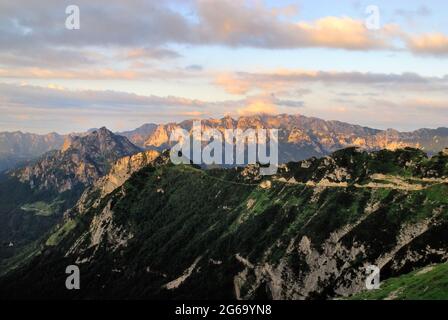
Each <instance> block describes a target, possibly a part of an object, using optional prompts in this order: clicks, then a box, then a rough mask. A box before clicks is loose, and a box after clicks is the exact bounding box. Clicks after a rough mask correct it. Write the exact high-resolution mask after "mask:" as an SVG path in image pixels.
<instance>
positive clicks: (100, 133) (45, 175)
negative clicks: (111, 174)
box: [12, 128, 141, 192]
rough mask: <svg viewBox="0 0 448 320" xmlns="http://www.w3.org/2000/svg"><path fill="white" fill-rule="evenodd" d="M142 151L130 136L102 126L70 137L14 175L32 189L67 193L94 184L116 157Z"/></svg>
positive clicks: (104, 173)
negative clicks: (57, 149)
mask: <svg viewBox="0 0 448 320" xmlns="http://www.w3.org/2000/svg"><path fill="white" fill-rule="evenodd" d="M139 151H141V150H140V149H139V148H138V147H136V146H135V145H133V144H132V143H131V142H129V140H127V138H125V137H121V136H117V135H114V134H113V133H112V132H110V131H109V130H107V129H106V128H101V129H99V130H95V131H93V132H91V133H90V134H87V135H85V136H73V137H68V138H67V140H66V141H65V143H64V145H63V147H62V149H61V150H59V151H53V152H50V153H47V154H45V155H44V156H43V157H42V158H41V159H40V160H38V161H37V162H36V163H35V164H32V165H29V166H26V167H24V168H22V169H19V170H17V171H15V172H13V173H12V175H13V176H15V177H18V178H19V179H20V181H22V182H25V183H29V185H30V186H31V187H32V188H37V189H40V190H45V189H48V190H51V189H52V190H56V191H58V192H64V191H67V190H71V189H72V188H74V187H75V186H76V185H83V186H88V185H91V184H93V183H94V182H95V181H96V180H97V179H99V178H100V177H102V176H104V175H106V174H107V173H108V171H109V169H110V167H111V165H112V163H113V162H115V161H116V160H117V159H119V158H121V157H124V156H128V155H132V154H135V153H138V152H139Z"/></svg>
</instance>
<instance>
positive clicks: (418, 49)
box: [406, 33, 448, 56]
mask: <svg viewBox="0 0 448 320" xmlns="http://www.w3.org/2000/svg"><path fill="white" fill-rule="evenodd" d="M406 42H407V46H408V48H409V49H410V50H411V51H412V52H414V53H416V54H423V55H443V56H444V55H448V36H446V35H444V34H442V33H427V34H423V35H415V36H408V37H406Z"/></svg>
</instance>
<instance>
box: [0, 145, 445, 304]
mask: <svg viewBox="0 0 448 320" xmlns="http://www.w3.org/2000/svg"><path fill="white" fill-rule="evenodd" d="M153 156H155V157H151V159H152V160H149V161H141V159H142V158H143V155H142V154H141V155H139V156H138V157H137V158H139V159H140V160H139V163H140V164H142V167H141V168H140V169H137V167H138V166H136V167H134V169H132V170H130V171H127V174H125V177H124V178H121V179H120V178H119V179H118V181H119V183H117V184H115V186H116V188H114V187H111V188H105V186H106V185H108V183H109V181H111V180H115V178H114V176H115V174H113V173H111V174H110V175H108V176H107V177H104V178H102V179H101V183H98V184H96V185H94V186H93V187H91V188H89V189H87V190H86V191H85V192H84V193H83V195H82V196H81V197H80V199H79V201H78V203H77V204H76V205H75V206H74V207H73V208H72V209H70V210H69V211H68V212H67V214H66V215H65V218H64V220H63V221H62V222H61V223H60V224H59V225H58V226H57V227H56V228H54V229H53V232H51V233H50V234H49V235H48V236H47V237H46V238H45V241H44V242H42V243H41V244H40V245H39V246H37V247H36V248H35V249H34V250H33V251H32V252H30V253H29V254H28V255H27V256H26V258H25V259H22V260H21V265H22V266H21V267H19V268H17V266H16V267H15V268H14V267H13V265H9V268H10V271H9V272H8V273H7V274H6V275H5V276H3V277H2V278H0V296H1V297H9V298H11V297H15V298H39V297H46V298H72V299H73V298H74V299H107V298H114V299H116V298H123V299H129V298H135V299H141V298H150V299H332V298H344V297H352V296H353V295H355V296H353V297H356V294H359V293H363V291H364V290H365V289H364V288H365V287H364V286H365V284H364V283H365V275H366V267H367V266H368V265H371V264H374V265H377V266H379V267H380V268H381V279H383V280H386V279H387V281H388V283H391V282H392V283H393V282H394V281H395V282H397V281H399V280H394V279H395V278H397V279H398V277H403V276H405V277H407V278H406V279H408V278H410V277H412V274H411V273H413V274H416V272H414V271H417V270H419V269H421V268H432V267H431V266H433V265H435V264H444V263H445V262H446V261H447V257H448V251H447V250H448V249H447V248H448V242H447V238H446V233H447V231H448V210H447V209H448V202H447V199H448V198H447V194H448V154H447V153H443V152H441V153H439V154H437V155H435V156H433V157H430V158H429V157H428V156H427V155H426V154H425V153H423V152H422V151H420V150H417V149H412V148H406V149H400V150H396V151H389V150H382V151H376V152H371V153H368V152H365V151H360V150H358V149H356V148H348V149H344V150H340V151H337V152H335V153H333V154H332V155H331V156H328V157H324V158H320V159H317V158H312V159H309V160H304V161H301V162H291V163H288V164H285V165H282V166H281V167H280V169H279V172H278V173H277V175H275V176H271V177H262V176H258V174H257V173H258V170H257V168H256V167H257V166H256V165H250V166H247V167H245V168H234V169H212V170H203V169H201V168H199V167H196V166H194V165H179V166H175V165H173V164H171V163H170V161H169V156H168V154H167V153H162V154H160V155H157V154H155V153H154V154H153ZM147 159H148V158H147ZM125 163H129V162H128V161H125ZM125 167H128V165H127V164H125ZM115 172H122V170H115ZM118 176H121V177H123V175H122V174H121V173H119V174H118ZM126 178H127V180H126ZM111 190H112V191H111ZM73 264H76V265H77V266H79V267H80V270H81V275H82V281H83V282H82V283H83V287H82V290H79V291H76V290H75V291H69V290H66V289H65V288H64V286H63V284H64V282H65V278H66V274H65V268H66V266H67V265H73ZM440 268H442V270H443V267H438V269H440ZM438 269H437V270H438ZM435 283H438V286H437V287H429V288H427V289H426V290H427V292H426V293H427V294H428V295H431V294H432V295H433V296H434V295H436V293H437V292H440V285H443V283H445V282H443V281H439V282H435ZM398 289H400V288H397V290H398ZM403 290H404V287H403ZM392 294H393V292H390V290H389V292H388V294H387V295H386V296H385V297H388V296H390V297H392V296H393V295H392ZM395 294H396V295H397V296H399V294H400V292H399V291H397V292H395ZM362 297H363V296H361V298H362ZM434 297H435V298H437V297H438V298H441V297H443V291H441V293H440V294H439V295H438V296H437V295H436V296H434Z"/></svg>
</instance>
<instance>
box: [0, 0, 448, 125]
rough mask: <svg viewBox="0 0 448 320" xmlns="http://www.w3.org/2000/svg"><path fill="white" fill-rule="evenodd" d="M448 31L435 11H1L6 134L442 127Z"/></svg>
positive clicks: (18, 3)
mask: <svg viewBox="0 0 448 320" xmlns="http://www.w3.org/2000/svg"><path fill="white" fill-rule="evenodd" d="M69 5H76V6H77V7H78V8H79V29H78V28H75V29H73V28H67V22H68V23H69V25H70V23H72V22H74V21H76V17H75V16H74V15H73V11H68V12H67V11H66V9H67V7H68V6H69ZM372 10H373V11H372ZM447 18H448V2H446V1H440V0H427V1H417V0H406V1H404V0H402V1H398V0H387V1H378V0H369V1H361V0H358V1H357V0H342V1H331V0H276V1H273V0H265V1H263V0H247V1H244V0H241V1H233V0H165V1H159V0H157V1H156V0H127V1H120V0H95V1H90V0H70V1H66V0H39V1H27V0H14V1H10V0H0V112H1V114H2V116H1V117H0V131H16V130H20V131H23V132H34V133H47V132H54V131H55V132H59V133H68V132H80V131H85V130H87V129H89V128H93V127H101V126H106V127H108V128H110V129H112V130H114V131H123V130H128V129H133V128H136V127H138V126H140V125H142V124H144V123H150V122H152V123H167V122H175V121H181V120H184V119H191V118H216V117H222V116H225V115H231V116H232V117H240V116H247V115H253V114H260V113H267V114H280V113H288V114H303V115H305V116H313V117H319V118H322V119H325V120H339V121H345V122H349V123H353V124H359V125H363V126H370V127H374V128H380V129H387V128H395V129H398V130H402V131H411V130H415V129H418V128H423V127H428V128H437V127H441V126H448V99H447V98H448V23H447Z"/></svg>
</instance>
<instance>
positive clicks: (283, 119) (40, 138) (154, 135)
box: [0, 114, 448, 171]
mask: <svg viewBox="0 0 448 320" xmlns="http://www.w3.org/2000/svg"><path fill="white" fill-rule="evenodd" d="M192 125H193V120H186V121H182V122H179V123H174V122H173V123H167V124H159V125H157V124H154V123H148V124H144V125H142V126H140V127H139V128H137V129H135V130H131V131H123V132H116V134H117V135H120V136H124V137H126V138H128V139H129V141H131V142H132V143H133V144H134V145H136V146H138V147H140V148H143V149H152V150H158V151H162V150H163V149H165V148H168V147H170V146H171V145H172V143H170V141H169V137H170V134H171V132H173V130H175V129H177V128H182V129H186V130H187V131H191V128H192ZM202 125H203V127H204V128H214V129H218V130H220V131H223V130H225V129H236V128H239V129H242V130H245V129H249V128H252V129H256V128H276V129H279V160H280V162H282V163H286V162H288V161H300V160H304V159H307V158H310V157H313V156H315V157H322V156H326V155H329V154H331V153H332V152H334V151H336V150H339V149H342V148H347V147H350V146H357V147H360V148H362V149H364V150H367V151H373V150H380V149H391V150H394V149H397V148H403V147H414V148H419V149H422V150H424V151H425V152H427V153H428V154H435V153H437V152H439V151H440V150H442V149H443V148H445V147H446V146H447V145H448V128H438V129H419V130H415V131H412V132H399V131H397V130H394V129H388V130H379V129H372V128H368V127H363V126H359V125H353V124H348V123H344V122H340V121H325V120H322V119H318V118H312V117H306V116H302V115H286V114H282V115H255V116H245V117H240V118H238V119H233V118H231V117H229V116H228V117H224V118H221V119H206V120H202ZM92 131H95V129H91V130H89V131H87V132H86V133H72V134H69V135H65V136H63V135H58V134H55V133H52V134H48V135H35V134H24V133H21V132H15V133H8V132H3V133H0V171H2V170H5V169H11V168H13V167H15V166H17V164H18V163H23V161H29V160H32V159H36V158H37V157H39V156H41V155H42V154H44V153H45V152H47V151H50V150H58V149H60V148H61V146H62V145H63V141H64V140H66V139H67V138H70V137H71V136H80V135H85V134H88V133H90V132H92Z"/></svg>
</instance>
